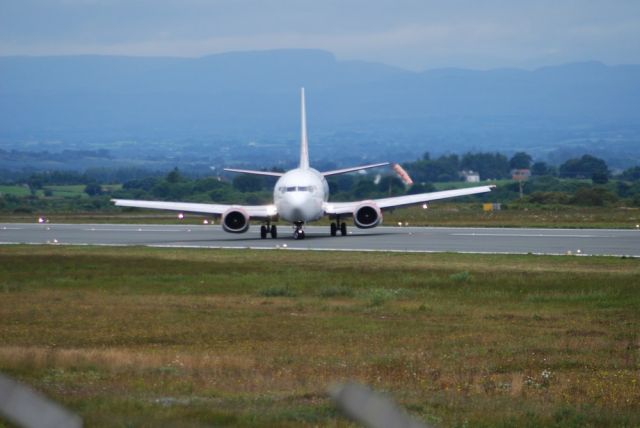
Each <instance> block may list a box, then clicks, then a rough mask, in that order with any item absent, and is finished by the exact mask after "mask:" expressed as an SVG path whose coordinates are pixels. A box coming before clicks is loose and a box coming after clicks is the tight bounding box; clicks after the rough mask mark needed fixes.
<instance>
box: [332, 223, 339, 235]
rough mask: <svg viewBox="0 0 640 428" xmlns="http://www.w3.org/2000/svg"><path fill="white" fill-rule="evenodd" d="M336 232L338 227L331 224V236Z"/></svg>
mask: <svg viewBox="0 0 640 428" xmlns="http://www.w3.org/2000/svg"><path fill="white" fill-rule="evenodd" d="M337 232H338V227H337V226H336V224H335V223H331V236H336V234H337Z"/></svg>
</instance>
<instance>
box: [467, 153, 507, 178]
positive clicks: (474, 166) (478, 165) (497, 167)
mask: <svg viewBox="0 0 640 428" xmlns="http://www.w3.org/2000/svg"><path fill="white" fill-rule="evenodd" d="M460 163H461V167H462V169H465V170H473V171H477V172H478V173H479V174H480V178H481V179H483V180H486V179H494V178H507V177H509V173H510V168H509V160H508V159H507V157H506V156H505V155H503V154H500V153H467V154H465V155H464V156H463V157H462V160H461V162H460Z"/></svg>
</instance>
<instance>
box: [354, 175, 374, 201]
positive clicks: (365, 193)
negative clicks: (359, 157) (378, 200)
mask: <svg viewBox="0 0 640 428" xmlns="http://www.w3.org/2000/svg"><path fill="white" fill-rule="evenodd" d="M375 193H376V185H375V184H374V183H373V181H371V180H369V179H361V180H359V181H358V182H357V183H356V185H355V188H354V189H353V195H354V196H355V197H356V198H358V199H364V198H369V197H372V196H373V195H375Z"/></svg>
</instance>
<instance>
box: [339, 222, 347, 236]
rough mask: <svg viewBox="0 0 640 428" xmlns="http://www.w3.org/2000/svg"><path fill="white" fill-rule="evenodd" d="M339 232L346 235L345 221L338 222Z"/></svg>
mask: <svg viewBox="0 0 640 428" xmlns="http://www.w3.org/2000/svg"><path fill="white" fill-rule="evenodd" d="M340 234H341V235H342V236H347V223H340Z"/></svg>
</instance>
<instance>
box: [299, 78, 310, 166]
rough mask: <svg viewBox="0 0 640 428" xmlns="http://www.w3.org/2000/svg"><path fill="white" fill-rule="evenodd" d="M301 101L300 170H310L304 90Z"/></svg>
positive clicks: (302, 90)
mask: <svg viewBox="0 0 640 428" xmlns="http://www.w3.org/2000/svg"><path fill="white" fill-rule="evenodd" d="M300 93H301V99H300V114H301V120H302V123H301V129H300V168H302V169H307V168H309V143H308V142H307V112H306V109H305V102H304V88H302V89H301V92H300Z"/></svg>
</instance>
